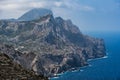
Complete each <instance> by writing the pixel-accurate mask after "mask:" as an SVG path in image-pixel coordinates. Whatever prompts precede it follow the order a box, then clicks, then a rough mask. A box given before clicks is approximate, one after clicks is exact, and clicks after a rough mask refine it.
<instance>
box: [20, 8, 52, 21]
mask: <svg viewBox="0 0 120 80" xmlns="http://www.w3.org/2000/svg"><path fill="white" fill-rule="evenodd" d="M48 14H51V15H52V11H51V10H48V9H44V8H34V9H32V10H30V11H28V12H27V13H25V14H23V15H22V16H21V17H20V18H18V20H19V21H31V20H35V19H39V18H40V17H42V16H46V15H48Z"/></svg>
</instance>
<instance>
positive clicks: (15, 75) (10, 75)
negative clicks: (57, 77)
mask: <svg viewBox="0 0 120 80" xmlns="http://www.w3.org/2000/svg"><path fill="white" fill-rule="evenodd" d="M0 79H1V80H48V79H47V78H46V77H44V76H42V75H36V74H35V72H34V71H30V70H27V69H24V68H23V67H22V66H21V65H20V64H18V63H16V62H14V61H13V59H12V58H10V57H9V56H8V55H6V54H4V53H0Z"/></svg>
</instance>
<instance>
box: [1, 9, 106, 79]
mask: <svg viewBox="0 0 120 80" xmlns="http://www.w3.org/2000/svg"><path fill="white" fill-rule="evenodd" d="M38 12H39V11H38ZM28 13H29V12H28ZM30 14H32V13H30ZM38 14H39V13H38ZM33 16H36V14H33ZM0 44H3V46H1V47H0V51H1V52H3V53H6V54H7V55H9V56H10V57H12V58H13V59H14V60H15V61H16V62H19V63H20V64H21V65H22V66H23V67H25V68H27V69H32V70H34V71H35V72H36V73H37V74H43V75H45V76H48V77H50V76H54V75H55V74H58V73H62V72H65V71H67V70H71V69H73V68H77V67H82V66H86V65H88V63H87V60H88V59H94V58H100V57H103V56H105V55H106V50H105V44H104V40H103V39H98V38H93V37H90V36H87V35H84V34H82V33H81V31H80V30H79V28H78V27H77V26H76V25H74V24H73V23H72V21H71V20H64V19H62V18H61V17H54V16H53V15H52V14H47V15H44V16H41V17H39V18H38V17H37V18H35V19H34V20H32V21H16V22H14V21H3V20H1V21H0ZM5 44H7V45H9V46H10V45H12V47H9V46H7V47H6V46H5Z"/></svg>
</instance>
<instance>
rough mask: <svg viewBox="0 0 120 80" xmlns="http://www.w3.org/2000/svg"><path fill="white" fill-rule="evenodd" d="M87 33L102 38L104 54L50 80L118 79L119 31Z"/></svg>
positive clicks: (119, 66) (119, 78)
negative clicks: (86, 64)
mask: <svg viewBox="0 0 120 80" xmlns="http://www.w3.org/2000/svg"><path fill="white" fill-rule="evenodd" d="M85 34H87V35H90V36H93V37H96V38H103V39H104V41H105V46H106V56H104V57H102V58H97V59H91V60H88V63H89V66H85V67H81V68H80V69H78V70H75V71H67V72H65V73H62V74H58V77H53V78H50V80H120V32H87V33H85Z"/></svg>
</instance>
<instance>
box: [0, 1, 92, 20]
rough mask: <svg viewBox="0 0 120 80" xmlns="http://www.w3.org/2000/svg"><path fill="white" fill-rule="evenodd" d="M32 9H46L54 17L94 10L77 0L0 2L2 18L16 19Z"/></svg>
mask: <svg viewBox="0 0 120 80" xmlns="http://www.w3.org/2000/svg"><path fill="white" fill-rule="evenodd" d="M32 8H48V9H51V10H53V11H54V12H55V15H58V14H59V15H60V14H61V15H65V14H64V12H66V11H69V10H70V11H71V10H73V11H93V10H94V8H93V7H91V6H88V5H82V4H80V3H79V1H78V0H69V1H68V0H0V11H2V12H1V13H4V14H2V16H3V17H4V18H10V17H15V18H17V17H19V16H20V15H22V14H23V13H25V12H26V11H28V10H30V9H32ZM59 10H60V11H59ZM62 11H64V12H62ZM1 13H0V15H1ZM8 13H9V14H8ZM61 15H60V16H61ZM3 17H2V18H3ZM0 18H1V17H0Z"/></svg>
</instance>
